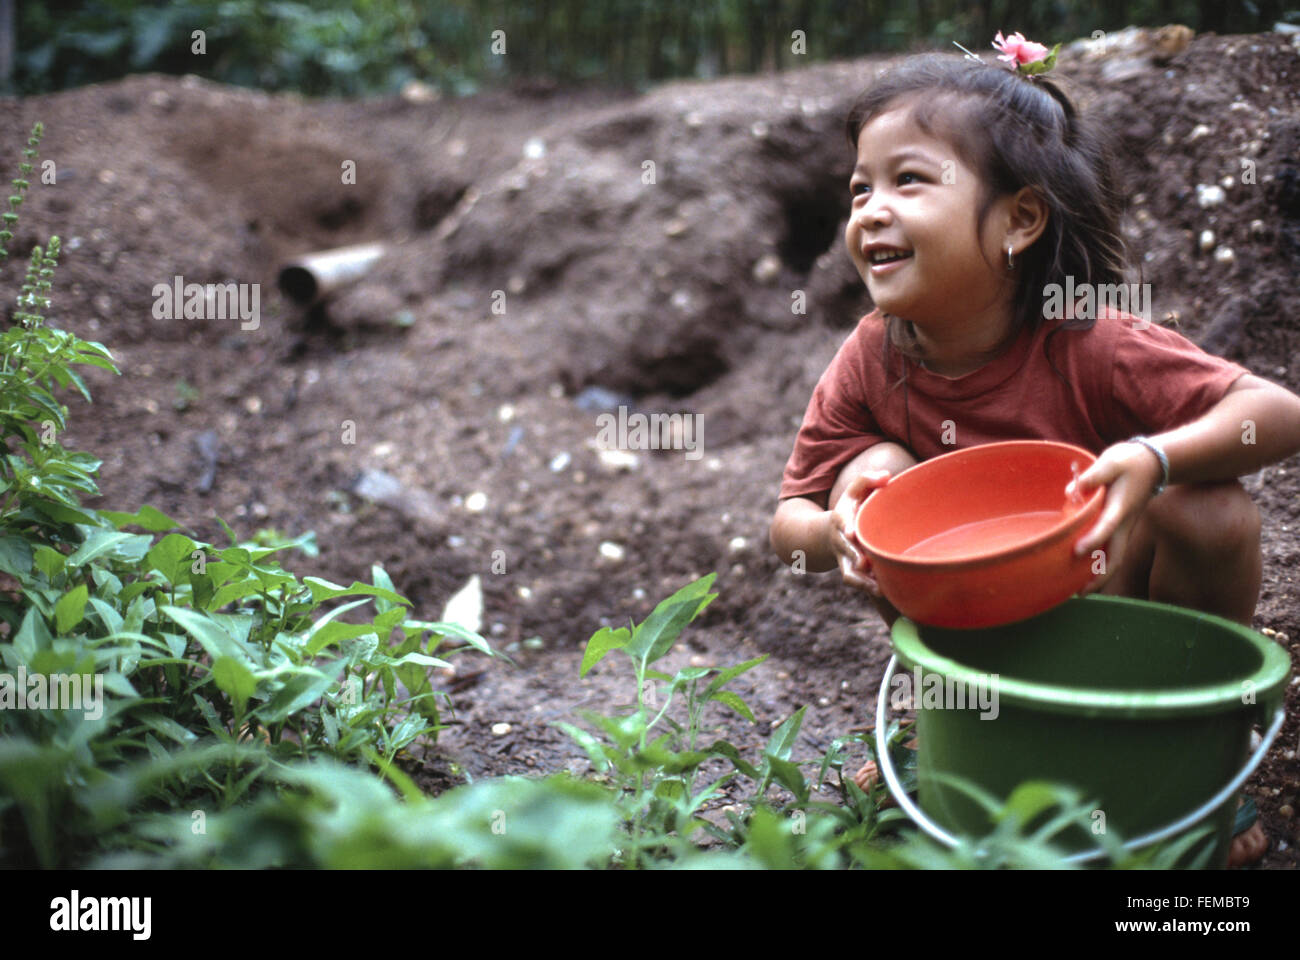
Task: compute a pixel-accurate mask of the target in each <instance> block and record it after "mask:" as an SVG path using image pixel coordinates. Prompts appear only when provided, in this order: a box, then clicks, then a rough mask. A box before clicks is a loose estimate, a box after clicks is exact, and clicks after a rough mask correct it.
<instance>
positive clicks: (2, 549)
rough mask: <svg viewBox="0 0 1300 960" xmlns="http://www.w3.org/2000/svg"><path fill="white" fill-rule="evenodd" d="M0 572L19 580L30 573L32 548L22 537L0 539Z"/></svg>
mask: <svg viewBox="0 0 1300 960" xmlns="http://www.w3.org/2000/svg"><path fill="white" fill-rule="evenodd" d="M0 570H3V571H4V572H5V573H8V574H10V575H12V576H15V577H18V578H20V579H25V578H26V577H28V576H30V575H31V572H32V548H31V544H29V543H28V542H27V541H26V540H25V539H23V538H22V537H15V536H5V537H0Z"/></svg>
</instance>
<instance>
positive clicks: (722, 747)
mask: <svg viewBox="0 0 1300 960" xmlns="http://www.w3.org/2000/svg"><path fill="white" fill-rule="evenodd" d="M707 751H708V752H709V753H710V754H712V755H713V756H717V757H726V758H727V759H728V760H730V761H731V763H732V766H734V767H735V768H736V769H737V770H739V771H740V772H741V773H743V774H744V775H745V776H747V777H749V779H751V780H757V779H758V778H759V776H760V774H759V772H758V770H757V769H755V767H754V766H753V765H752V764H750V763H749V762H748V761H746V760H745V759H744V758H743V757H742V756H741V755H740V751H739V750H737V749H736V747H735V746H734V745H733V744H731V743H728V742H727V741H726V740H715V741H713V743H712V744H711V745H710V746H709V747H708V748H707Z"/></svg>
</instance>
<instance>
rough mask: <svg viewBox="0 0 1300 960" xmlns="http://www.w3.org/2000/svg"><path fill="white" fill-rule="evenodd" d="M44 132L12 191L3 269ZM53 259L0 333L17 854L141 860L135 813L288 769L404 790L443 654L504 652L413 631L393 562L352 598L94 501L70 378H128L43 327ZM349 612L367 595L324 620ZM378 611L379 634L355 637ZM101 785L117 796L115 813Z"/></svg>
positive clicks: (10, 804)
mask: <svg viewBox="0 0 1300 960" xmlns="http://www.w3.org/2000/svg"><path fill="white" fill-rule="evenodd" d="M41 135H42V128H41V126H40V124H37V125H36V126H35V127H34V128H33V131H32V135H31V137H30V138H29V140H28V144H27V150H26V152H25V156H26V160H25V161H24V162H23V163H22V164H21V165H20V171H21V174H22V177H20V178H18V179H16V180H15V181H14V184H15V187H16V188H17V190H18V193H17V194H15V195H14V196H12V197H10V200H9V203H10V211H9V212H8V213H6V214H5V215H4V225H5V229H4V231H3V232H0V252H3V253H4V254H5V255H7V253H8V250H7V245H8V243H9V241H10V240H12V238H13V234H12V232H11V231H10V229H9V228H10V227H12V226H13V224H15V223H16V222H17V217H18V215H17V210H18V207H19V206H20V205H21V202H22V193H23V191H25V190H26V189H27V188H28V181H27V180H26V179H24V178H25V177H26V175H27V174H28V173H29V172H30V170H31V161H32V160H34V159H35V157H36V153H37V148H38V146H39V143H40V139H41ZM58 253H59V241H58V238H57V237H52V238H51V239H50V241H49V243H48V244H47V245H46V246H45V247H44V248H42V247H40V246H37V247H35V248H34V249H33V251H32V255H31V261H30V265H29V266H28V269H27V273H26V278H25V280H24V282H23V284H22V287H21V292H20V294H19V296H18V310H17V312H16V313H15V315H14V319H15V323H14V324H13V325H12V326H11V327H10V328H9V329H8V330H7V331H6V332H5V333H4V335H3V337H2V338H0V342H2V344H3V349H4V359H3V365H2V366H0V436H3V439H4V442H5V451H4V455H3V456H2V457H0V573H2V574H4V576H5V580H4V582H3V584H0V634H2V635H3V642H0V666H2V667H3V668H4V671H5V672H4V673H3V675H0V707H4V709H0V735H3V736H2V737H0V860H4V861H15V862H28V861H32V862H36V863H39V864H41V865H44V866H55V865H67V864H70V863H75V862H78V858H79V857H82V856H84V855H85V852H86V851H94V850H96V849H100V848H115V847H118V846H122V845H127V846H130V845H131V844H133V843H135V842H136V841H137V840H138V839H139V838H138V837H136V835H135V834H134V833H133V828H132V817H133V816H135V815H136V814H137V813H140V812H148V811H159V810H166V809H175V808H177V807H180V808H186V809H195V808H201V809H213V810H225V809H229V808H230V807H232V806H233V805H235V804H238V803H241V802H244V801H245V800H246V799H248V798H250V797H251V796H252V795H253V794H255V793H257V792H258V790H259V788H260V787H261V786H262V785H263V783H264V781H265V780H266V778H267V777H268V776H270V774H271V773H272V772H274V771H275V770H276V769H277V767H278V766H282V765H284V764H286V763H288V762H290V761H292V760H309V759H314V758H317V757H329V758H333V759H336V760H342V761H350V762H354V763H358V764H364V765H373V766H374V767H375V768H377V769H378V771H379V772H380V773H381V774H382V775H385V776H389V777H396V776H399V773H398V771H397V770H396V769H395V767H394V763H395V760H396V759H397V757H398V756H399V754H400V753H401V752H402V751H403V750H405V749H406V748H407V747H409V746H410V745H411V744H412V743H413V742H415V741H416V740H417V739H419V738H421V737H425V738H427V739H429V740H432V739H434V738H435V737H436V734H437V732H438V730H440V729H442V727H443V724H442V723H441V714H440V709H439V706H438V700H439V698H442V699H443V700H444V702H445V701H446V700H447V695H446V693H445V692H443V691H436V690H434V689H433V686H432V682H431V680H430V677H429V671H430V669H432V668H435V667H444V666H448V665H449V661H448V660H446V659H444V658H443V656H435V654H443V655H444V656H445V655H452V654H455V653H459V652H461V651H465V650H476V651H479V652H482V653H485V654H487V655H489V656H496V655H497V654H496V653H495V651H493V650H492V648H491V647H490V646H489V644H488V643H487V641H486V640H484V639H483V638H482V637H481V636H479V635H478V634H477V633H476V632H474V631H472V630H468V629H466V628H465V627H463V626H460V625H458V624H456V623H450V622H429V621H424V620H419V619H413V618H411V616H410V607H411V602H410V601H409V600H408V599H406V598H405V597H403V596H401V595H400V594H399V593H397V591H396V589H395V587H394V585H393V583H392V581H391V580H390V579H389V577H388V575H387V573H385V572H384V570H383V569H382V568H381V567H379V566H378V565H376V566H374V567H373V568H372V571H371V572H372V580H373V583H369V584H366V583H360V582H354V583H352V584H351V585H350V586H346V587H345V586H340V585H338V584H334V583H330V582H329V581H326V580H322V579H320V578H317V577H305V578H303V580H302V581H299V579H298V577H297V576H296V575H294V574H293V573H290V572H288V571H286V570H284V569H282V568H281V567H280V566H279V565H278V564H277V563H276V562H274V560H272V559H271V556H272V555H273V554H275V553H277V552H278V551H280V550H283V549H287V548H289V547H292V546H299V547H301V546H302V545H303V544H308V545H311V537H310V535H307V536H305V537H302V538H298V539H297V540H293V541H283V540H280V538H278V537H273V539H272V542H271V545H266V546H263V545H259V544H258V543H254V542H249V543H239V542H237V540H236V537H235V535H234V532H233V531H232V530H231V529H230V527H229V526H228V525H227V524H226V523H225V522H224V521H222V520H220V519H219V518H218V523H219V524H220V525H221V527H222V529H223V530H224V531H225V533H226V535H227V537H229V540H230V544H229V546H227V547H225V548H218V547H216V546H214V545H213V544H211V543H208V542H205V541H201V540H196V539H193V538H191V537H189V536H186V535H184V534H181V533H175V532H172V533H167V534H166V535H165V536H163V537H162V538H161V539H160V540H157V542H155V539H156V538H155V534H157V533H162V532H164V531H168V530H173V529H175V528H177V527H179V526H180V525H179V524H178V523H177V522H176V521H175V520H173V519H171V518H170V517H168V516H166V515H165V514H163V513H161V512H160V511H158V510H157V509H155V508H153V507H151V506H147V505H146V506H143V507H141V508H140V509H139V510H137V511H136V512H134V513H124V512H120V511H113V510H91V509H88V508H86V507H84V506H82V504H81V502H80V495H81V494H90V495H96V494H98V492H99V491H98V489H97V486H96V484H95V474H96V472H97V470H98V468H99V466H100V461H98V460H96V459H95V458H93V457H91V456H89V455H88V454H85V453H81V452H78V451H70V450H67V449H65V448H64V447H63V446H62V445H61V444H60V443H59V442H58V437H59V435H60V434H61V433H62V432H63V431H64V430H65V428H66V417H67V409H66V407H64V406H63V405H62V404H60V403H59V402H58V400H57V399H56V396H55V391H56V390H58V389H60V388H66V387H68V386H69V385H75V386H76V387H77V388H78V390H79V391H80V392H81V394H82V395H83V396H84V397H85V398H86V400H88V401H89V400H90V394H89V391H88V390H87V389H86V386H85V383H84V382H83V381H82V379H81V378H80V377H79V376H78V375H77V374H76V372H75V371H74V370H73V369H72V367H73V366H74V365H76V364H93V365H95V366H99V367H102V368H104V369H108V370H112V371H113V372H114V373H117V372H119V371H118V370H117V367H116V366H115V365H114V363H113V361H112V356H111V354H110V353H109V351H108V349H107V348H105V347H104V346H103V345H102V344H99V343H91V342H87V341H83V340H81V339H80V338H78V337H76V336H74V335H72V334H69V333H67V332H65V331H62V330H58V329H55V328H53V327H51V326H50V325H48V324H47V323H46V321H45V312H46V311H47V310H48V309H49V306H50V299H49V296H48V293H49V291H50V289H51V286H52V280H53V276H54V272H55V269H56V267H57V263H58ZM127 527H137V528H140V529H143V530H145V531H147V532H146V533H131V532H129V531H127V530H126V529H125V528H127ZM262 539H263V540H265V539H266V538H265V537H263V538H262ZM276 541H279V542H276ZM349 597H360V598H361V599H358V600H352V601H351V602H347V603H344V604H342V605H340V606H336V607H334V608H333V609H330V610H328V611H326V610H324V609H323V605H324V604H326V603H328V602H330V601H334V600H338V599H341V598H349ZM367 604H373V609H374V612H373V614H372V615H370V616H369V618H368V619H364V620H363V621H362V622H360V623H348V622H344V620H343V619H342V616H343V615H344V614H347V613H350V612H352V611H355V610H356V609H357V608H359V607H361V606H364V605H367ZM74 678H75V680H76V686H75V691H74V689H73V679H74ZM28 680H30V681H32V684H33V685H32V686H31V690H30V692H31V693H32V694H33V695H34V696H33V699H32V700H31V702H30V703H28V702H26V700H27V694H28V693H29V690H28V689H27V688H26V686H27V683H26V681H28ZM56 684H58V685H61V686H56ZM20 687H21V688H22V689H21V690H20V689H19V688H20ZM83 688H84V689H83ZM20 696H21V697H22V702H19V699H18V698H19V697H20ZM60 696H61V698H62V699H60V700H59V702H55V700H56V697H60ZM10 701H12V702H10ZM23 706H25V707H27V708H26V709H18V707H23ZM70 707H71V708H70ZM128 772H129V773H128ZM114 784H116V785H117V786H116V787H114V786H113V785H114ZM124 784H125V785H127V786H126V787H124V786H123V785H124ZM127 787H129V789H128V788H127ZM105 791H106V792H107V793H108V794H111V795H113V796H114V797H116V799H117V801H118V802H115V803H111V804H104V803H101V802H99V800H98V799H97V798H99V797H101V796H102V795H104V794H105Z"/></svg>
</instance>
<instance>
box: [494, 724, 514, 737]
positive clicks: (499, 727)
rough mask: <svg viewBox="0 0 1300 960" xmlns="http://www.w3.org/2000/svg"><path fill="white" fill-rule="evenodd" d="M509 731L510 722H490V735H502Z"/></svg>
mask: <svg viewBox="0 0 1300 960" xmlns="http://www.w3.org/2000/svg"><path fill="white" fill-rule="evenodd" d="M509 732H510V724H508V723H494V724H492V736H494V737H504V736H505V735H506V734H507V733H509Z"/></svg>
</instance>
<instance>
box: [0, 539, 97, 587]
mask: <svg viewBox="0 0 1300 960" xmlns="http://www.w3.org/2000/svg"><path fill="white" fill-rule="evenodd" d="M32 559H33V561H34V563H35V564H36V568H37V569H38V570H40V571H41V573H43V574H45V578H46V579H47V580H53V579H54V578H55V577H56V576H57V575H58V574H60V573H62V572H63V568H64V566H65V565H66V564H67V562H68V558H67V557H65V556H64V555H63V554H61V553H59V551H57V550H55V549H53V548H52V547H47V546H45V545H41V546H39V547H37V548H36V551H35V552H34V553H33V554H32ZM0 565H2V564H0ZM104 572H105V573H107V571H104ZM109 575H110V576H112V575H111V574H109ZM97 579H98V578H97Z"/></svg>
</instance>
